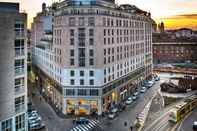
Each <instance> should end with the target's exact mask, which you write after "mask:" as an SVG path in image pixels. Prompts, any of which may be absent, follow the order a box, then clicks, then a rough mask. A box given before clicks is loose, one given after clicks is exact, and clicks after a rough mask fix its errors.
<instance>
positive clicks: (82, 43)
mask: <svg viewBox="0 0 197 131" xmlns="http://www.w3.org/2000/svg"><path fill="white" fill-rule="evenodd" d="M78 40H79V46H85V38H79V39H78Z"/></svg>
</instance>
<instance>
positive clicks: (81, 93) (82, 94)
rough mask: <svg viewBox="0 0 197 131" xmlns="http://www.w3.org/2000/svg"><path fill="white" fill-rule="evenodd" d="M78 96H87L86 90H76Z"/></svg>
mask: <svg viewBox="0 0 197 131" xmlns="http://www.w3.org/2000/svg"><path fill="white" fill-rule="evenodd" d="M78 95H79V96H86V95H87V91H86V89H78Z"/></svg>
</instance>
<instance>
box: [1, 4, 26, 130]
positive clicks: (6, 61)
mask: <svg viewBox="0 0 197 131" xmlns="http://www.w3.org/2000/svg"><path fill="white" fill-rule="evenodd" d="M0 46H1V48H0V131H27V130H28V127H27V121H28V120H27V114H26V112H27V14H25V13H20V12H19V4H18V3H6V2H0Z"/></svg>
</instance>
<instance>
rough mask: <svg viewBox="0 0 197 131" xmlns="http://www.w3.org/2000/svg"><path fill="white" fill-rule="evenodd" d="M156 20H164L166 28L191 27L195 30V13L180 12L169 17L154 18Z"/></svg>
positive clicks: (196, 24) (196, 19)
mask: <svg viewBox="0 0 197 131" xmlns="http://www.w3.org/2000/svg"><path fill="white" fill-rule="evenodd" d="M156 21H157V22H161V21H164V23H165V27H166V28H167V29H177V28H184V27H187V28H191V29H194V30H197V14H180V15H174V16H170V17H165V18H160V19H156Z"/></svg>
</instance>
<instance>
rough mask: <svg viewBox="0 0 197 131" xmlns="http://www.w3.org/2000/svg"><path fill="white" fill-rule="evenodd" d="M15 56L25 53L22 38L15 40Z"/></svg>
mask: <svg viewBox="0 0 197 131" xmlns="http://www.w3.org/2000/svg"><path fill="white" fill-rule="evenodd" d="M14 48H15V56H21V55H24V54H25V50H24V48H25V44H24V39H19V40H15V47H14Z"/></svg>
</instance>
